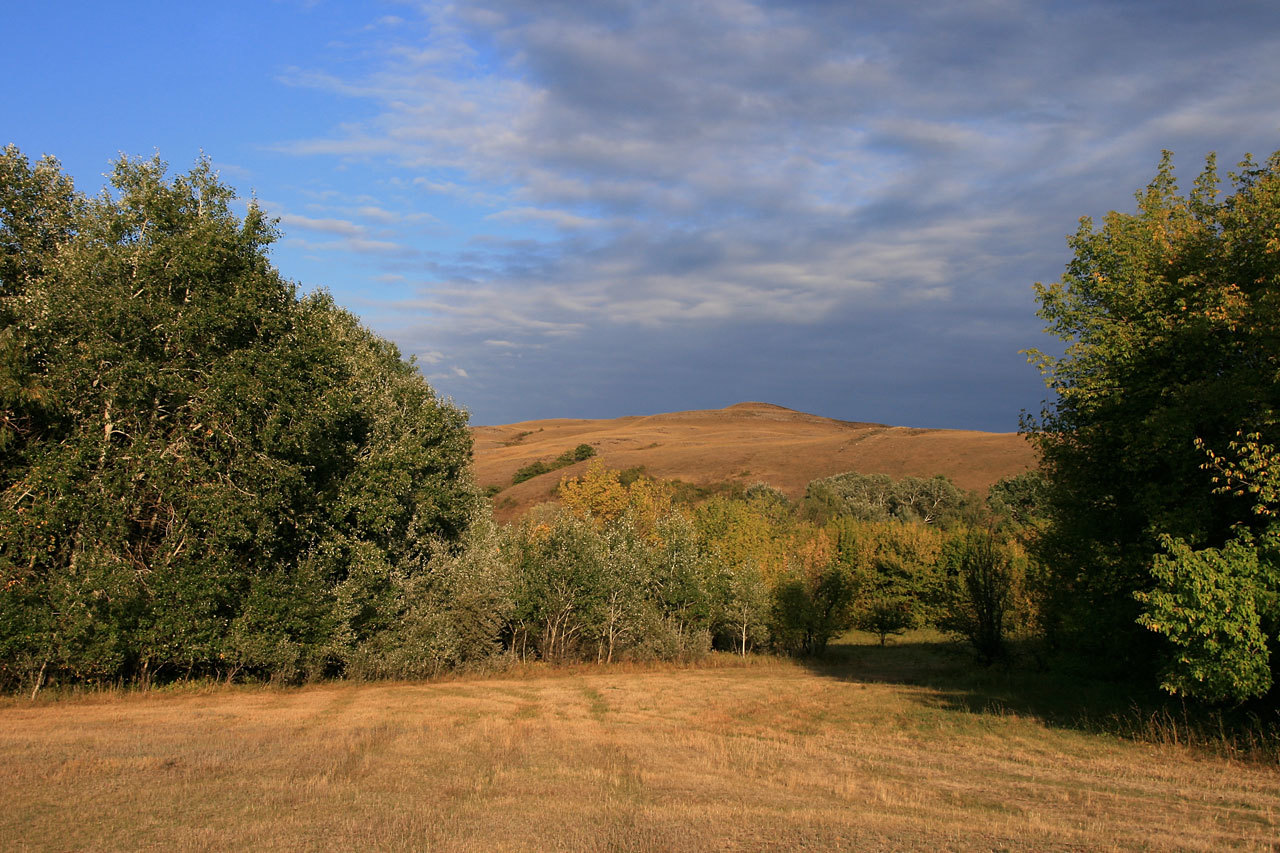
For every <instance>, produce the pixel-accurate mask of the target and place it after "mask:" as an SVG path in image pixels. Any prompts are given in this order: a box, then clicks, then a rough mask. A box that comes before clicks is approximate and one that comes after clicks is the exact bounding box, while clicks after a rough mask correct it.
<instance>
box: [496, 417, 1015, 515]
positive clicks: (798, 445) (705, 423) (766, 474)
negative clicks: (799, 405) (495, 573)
mask: <svg viewBox="0 0 1280 853" xmlns="http://www.w3.org/2000/svg"><path fill="white" fill-rule="evenodd" d="M472 436H473V438H474V439H475V472H476V479H477V481H478V482H479V484H480V486H481V487H490V486H498V487H501V488H502V491H501V493H500V494H499V495H498V497H496V498H495V507H496V509H497V514H498V516H499V518H502V519H509V518H512V517H514V516H516V515H519V514H520V513H522V512H524V511H525V510H526V509H528V508H529V507H531V506H533V505H534V504H537V503H541V502H543V501H546V500H550V499H551V495H552V491H553V490H554V489H555V487H556V485H557V484H559V482H560V480H561V478H563V477H566V476H571V475H575V474H578V473H581V472H582V471H583V470H584V469H585V468H586V466H587V465H588V464H589V463H587V462H579V463H576V464H575V465H571V466H569V467H567V468H561V469H559V470H556V471H552V472H550V473H547V474H542V475H540V476H538V477H534V478H532V479H530V480H526V481H525V482H523V483H520V484H518V485H515V486H513V485H511V478H512V475H513V474H515V472H516V471H517V470H518V469H520V468H522V467H524V466H525V465H528V464H529V463H531V462H534V461H537V460H539V459H542V460H551V459H553V458H555V457H556V456H559V455H560V454H561V453H564V452H565V451H566V450H570V449H572V448H574V447H576V446H577V445H579V444H590V445H591V446H592V447H594V448H595V449H596V451H597V453H598V454H599V457H600V458H601V459H603V460H604V462H605V464H606V465H608V466H609V467H610V468H631V467H634V466H637V465H639V466H643V467H644V469H645V471H646V473H648V474H649V475H651V476H653V477H659V478H664V479H678V480H683V481H685V482H688V483H693V484H696V485H699V486H708V485H713V484H717V483H732V482H737V483H741V484H742V485H750V484H752V483H756V482H765V483H768V484H769V485H771V486H774V487H775V488H778V489H781V490H782V491H783V492H785V493H786V494H787V495H788V496H790V497H792V498H798V497H800V496H802V495H803V494H804V489H805V486H806V485H808V483H809V481H811V480H814V479H817V478H819V477H828V476H830V475H832V474H840V473H843V472H845V471H859V472H862V473H867V474H870V473H883V474H889V475H890V476H893V477H904V476H907V475H914V476H933V475H934V474H945V475H946V476H947V477H950V478H951V480H952V481H953V482H954V483H955V484H956V485H957V486H959V487H961V488H963V489H977V490H982V489H986V488H987V487H989V486H990V485H991V484H992V483H994V482H995V481H996V480H999V479H1000V478H1002V477H1007V476H1010V475H1013V474H1018V473H1021V472H1022V471H1025V470H1027V469H1029V468H1031V467H1033V466H1034V465H1035V452H1034V451H1033V450H1032V448H1031V446H1030V445H1029V444H1027V442H1026V441H1025V440H1024V439H1023V438H1022V437H1021V436H1019V435H1018V434H1017V433H990V432H977V431H973V430H949V429H918V428H913V427H894V426H886V425H885V424H876V423H863V422H857V421H841V420H835V419H832V418H824V417H819V416H817V415H810V414H806V413H804V412H797V411H795V410H794V409H787V408H783V407H782V406H774V405H771V404H769V403H739V404H737V405H735V406H730V407H728V408H726V409H708V410H699V411H691V412H671V413H669V414H660V415H646V416H638V415H633V416H628V417H622V418H614V419H612V420H581V419H566V418H557V419H552V420H541V421H523V422H521V423H515V424H505V425H502V426H479V427H473V428H472Z"/></svg>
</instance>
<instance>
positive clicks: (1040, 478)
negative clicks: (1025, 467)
mask: <svg viewBox="0 0 1280 853" xmlns="http://www.w3.org/2000/svg"><path fill="white" fill-rule="evenodd" d="M1048 490H1049V484H1048V482H1047V481H1046V480H1045V477H1044V475H1043V474H1042V473H1040V472H1039V471H1024V472H1022V473H1021V474H1017V475H1015V476H1013V477H1005V478H1003V479H1000V480H997V481H996V482H994V483H992V484H991V488H990V489H988V490H987V501H986V503H987V509H989V510H990V511H991V512H992V513H993V514H995V516H996V517H997V518H1000V519H1005V520H1007V521H1008V522H1009V523H1010V524H1012V525H1013V526H1014V527H1015V528H1034V527H1038V526H1039V525H1040V523H1041V522H1042V521H1043V518H1044V512H1045V503H1046V502H1047V500H1048Z"/></svg>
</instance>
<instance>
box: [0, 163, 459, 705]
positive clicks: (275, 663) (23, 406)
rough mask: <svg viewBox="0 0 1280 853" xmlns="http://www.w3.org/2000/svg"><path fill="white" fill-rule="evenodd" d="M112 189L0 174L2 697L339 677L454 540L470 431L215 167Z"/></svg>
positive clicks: (2, 168) (127, 177) (151, 173)
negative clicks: (302, 288)
mask: <svg viewBox="0 0 1280 853" xmlns="http://www.w3.org/2000/svg"><path fill="white" fill-rule="evenodd" d="M111 183H112V187H113V192H108V191H104V192H103V194H102V195H100V196H98V197H97V198H92V199H89V198H85V197H83V196H81V195H79V194H77V193H76V192H75V191H74V189H73V187H72V185H71V182H70V180H69V179H68V178H66V177H65V176H64V175H63V174H62V173H61V171H60V169H59V168H58V165H57V163H56V161H52V160H49V159H45V160H43V161H41V162H39V163H37V164H36V165H35V166H34V167H32V166H30V165H29V164H28V161H27V160H26V159H25V158H24V157H23V156H22V155H21V153H20V152H19V151H17V150H16V149H15V148H12V147H10V148H8V149H6V150H5V151H4V153H3V156H2V157H0V317H3V319H4V322H5V327H4V329H3V332H2V333H0V434H2V435H0V676H3V678H4V679H5V680H8V681H10V682H13V681H15V680H20V679H23V678H27V677H34V678H40V677H44V674H52V675H57V676H59V677H62V678H80V679H116V678H130V677H140V678H149V677H152V676H153V675H154V674H155V673H156V672H157V671H163V672H165V673H166V674H167V675H169V676H172V675H174V674H182V673H187V672H194V673H201V674H214V673H230V672H233V671H236V670H238V669H247V670H256V671H258V672H261V673H263V674H270V675H273V676H277V675H280V676H294V675H296V674H298V673H300V672H303V671H310V672H313V673H318V672H322V671H325V670H340V669H341V668H342V667H343V666H344V663H345V660H346V659H347V657H348V656H349V654H350V653H351V651H352V650H353V649H354V648H356V647H357V646H358V645H359V644H360V643H361V642H363V641H364V640H365V639H366V638H367V635H369V634H370V633H371V632H374V631H376V630H378V629H379V627H380V626H381V624H382V623H383V622H385V621H386V619H387V618H388V617H387V616H386V614H385V612H384V611H385V608H382V609H380V608H381V605H382V604H383V603H384V602H385V601H386V600H387V599H389V597H390V589H391V577H392V575H393V574H394V573H397V572H399V573H406V572H408V573H412V572H415V571H418V570H419V569H420V568H421V565H422V563H423V561H424V560H425V558H426V557H425V555H426V554H427V553H428V551H429V550H430V547H431V543H432V542H433V541H434V540H456V539H457V538H458V537H459V536H460V534H461V533H462V532H463V530H464V529H465V528H466V526H467V521H468V518H469V513H470V511H471V507H472V506H473V504H474V489H473V488H472V486H471V485H470V482H469V478H468V474H467V466H468V464H469V458H470V441H469V438H468V436H467V432H466V423H465V414H463V413H462V412H460V411H458V410H457V409H455V408H453V407H452V406H450V405H448V404H445V403H443V402H441V401H440V400H438V399H437V398H436V397H435V395H434V394H433V392H432V391H431V389H430V388H429V387H427V385H426V383H425V382H424V381H423V380H422V378H421V377H420V376H419V375H418V373H417V371H416V370H415V369H414V368H413V366H412V365H411V364H408V363H406V362H404V361H403V360H401V358H400V357H399V354H398V352H397V351H396V350H395V347H394V346H392V345H391V344H389V343H387V342H385V341H382V340H380V339H378V338H377V337H376V336H374V335H372V334H371V333H369V332H368V331H367V330H365V329H363V328H362V327H361V326H360V324H359V323H358V322H357V321H356V319H355V318H354V317H352V316H351V315H350V314H348V313H346V312H344V311H342V310H341V309H339V308H337V307H336V306H335V305H334V304H333V302H332V300H331V299H330V298H329V297H328V296H327V295H325V294H316V295H312V296H308V297H305V298H301V299H300V298H299V297H298V295H297V293H296V289H295V287H294V285H293V284H292V283H290V282H288V281H287V280H285V279H283V278H282V277H281V276H280V274H279V273H278V272H277V271H276V270H275V269H274V268H273V267H272V266H271V264H270V262H269V260H268V257H267V249H268V247H269V245H270V244H271V243H272V241H273V240H274V239H275V238H276V234H275V230H274V226H273V224H272V223H271V221H269V220H268V219H267V218H266V217H265V216H264V215H263V213H262V212H261V211H260V210H259V209H258V208H257V206H256V205H254V204H250V205H249V208H248V213H247V214H246V215H245V216H244V218H243V219H240V218H239V217H237V216H236V215H235V214H234V213H233V212H232V210H231V202H232V200H233V194H232V192H231V190H230V189H229V188H228V187H226V186H225V185H223V184H221V183H220V182H219V181H218V179H217V177H216V175H215V174H214V173H213V171H212V170H211V168H210V166H209V164H208V162H207V161H202V162H200V163H198V164H197V165H196V167H195V168H194V169H193V170H192V171H191V172H190V173H188V174H186V175H182V176H178V177H175V178H172V179H169V178H167V177H166V172H165V167H164V165H163V164H162V163H161V162H160V161H159V160H149V161H134V160H128V159H125V160H122V161H120V162H119V163H118V164H117V166H116V168H115V170H114V173H113V174H112V176H111ZM161 677H164V676H163V675H162V676H161Z"/></svg>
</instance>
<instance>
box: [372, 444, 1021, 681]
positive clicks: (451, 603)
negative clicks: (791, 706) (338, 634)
mask: <svg viewBox="0 0 1280 853" xmlns="http://www.w3.org/2000/svg"><path fill="white" fill-rule="evenodd" d="M867 480H870V481H871V482H873V483H875V484H885V485H888V486H889V487H891V488H892V487H895V486H898V485H899V484H900V482H901V481H899V483H895V482H894V481H892V480H888V479H887V478H881V477H863V476H861V475H857V474H849V475H843V476H842V477H839V478H831V479H828V480H822V481H816V482H815V483H814V484H812V485H811V486H810V489H809V495H808V497H806V499H804V500H802V501H798V502H794V503H793V502H791V501H789V500H787V498H786V497H785V496H783V495H782V494H781V493H779V492H778V491H776V490H774V489H772V488H770V487H768V486H764V485H757V486H753V487H751V488H750V489H748V490H747V494H746V497H745V498H740V499H738V498H725V497H716V498H712V499H710V500H708V501H706V502H703V503H700V504H697V505H682V504H679V503H676V502H675V501H674V500H673V495H674V493H675V489H674V488H673V486H672V484H669V483H665V482H661V481H655V480H652V479H650V478H647V477H644V476H639V477H636V476H630V477H626V478H624V477H622V476H621V472H619V471H615V470H610V469H608V468H605V467H604V465H603V464H602V463H599V462H597V463H594V464H593V465H592V466H591V467H590V468H589V469H588V470H587V472H586V473H584V474H583V475H582V476H581V477H575V478H568V479H566V480H564V481H563V482H562V483H561V485H560V488H559V492H558V496H559V503H554V504H552V503H548V504H544V505H541V506H539V507H536V508H534V509H533V510H532V511H531V512H530V513H529V514H528V515H527V516H526V517H525V518H524V519H522V520H520V521H518V522H515V523H512V524H509V525H504V526H499V525H496V524H495V523H493V522H492V521H491V520H490V519H488V518H481V519H478V520H477V522H476V523H475V524H474V525H473V526H472V528H471V529H470V531H469V532H468V534H467V536H466V539H465V543H464V547H462V548H461V549H459V550H457V551H456V552H455V553H453V554H451V555H447V556H442V557H440V558H438V559H436V560H434V561H433V562H432V564H431V565H430V566H429V567H428V569H427V570H426V571H425V572H424V573H423V574H421V575H420V576H418V577H417V578H415V579H413V580H411V581H407V582H406V584H405V585H404V586H403V587H402V588H400V589H399V591H398V593H397V596H398V599H399V600H400V601H402V602H403V609H402V610H399V611H397V616H396V618H395V619H394V620H392V621H391V622H389V623H388V630H387V631H386V632H384V634H383V635H382V636H381V637H380V638H379V640H378V642H377V643H376V644H375V645H374V646H371V647H369V648H367V649H365V650H364V651H363V652H362V654H361V655H360V656H359V657H358V658H357V659H354V660H353V661H352V662H351V667H350V669H349V670H348V672H349V674H351V675H356V676H362V677H371V676H391V677H417V676H424V675H432V674H436V673H439V672H442V671H446V670H450V669H456V668H459V667H463V668H465V667H476V666H491V665H494V664H495V663H497V664H500V663H503V662H506V661H511V660H520V661H529V660H543V661H554V662H563V661H590V662H610V661H618V660H676V659H691V658H697V657H700V656H702V655H705V654H706V653H708V652H709V651H711V650H713V649H719V650H724V651H733V652H736V653H739V654H746V653H748V652H751V651H757V650H758V651H775V652H780V653H788V654H820V653H821V652H822V651H823V650H824V649H825V647H826V645H827V644H828V642H829V641H830V640H831V639H832V638H834V637H836V636H838V635H840V634H841V633H843V632H845V631H846V630H848V629H849V628H850V627H854V626H861V627H864V628H866V629H867V630H871V631H875V632H878V633H879V634H880V635H881V637H882V638H884V637H886V636H890V635H894V634H898V633H901V632H902V631H904V630H906V629H908V628H912V627H917V626H926V625H928V626H935V627H938V628H941V629H943V630H946V631H949V632H952V633H954V634H955V635H957V636H959V637H963V638H966V639H968V640H970V641H971V642H972V644H973V647H974V649H975V650H976V651H977V652H978V653H979V655H980V656H981V657H982V658H984V659H986V660H992V659H995V658H998V657H1001V656H1002V655H1004V654H1005V652H1006V642H1007V640H1008V639H1009V637H1010V636H1011V635H1021V636H1026V635H1028V634H1029V633H1030V632H1031V631H1032V630H1033V628H1034V623H1035V605H1034V600H1033V597H1032V594H1031V590H1032V588H1033V586H1034V578H1031V577H1029V572H1031V571H1032V570H1031V564H1030V562H1029V561H1028V559H1027V557H1026V554H1025V551H1024V549H1023V548H1022V546H1021V545H1020V544H1019V543H1018V533H1019V531H1018V530H1016V529H1015V528H1014V527H1013V526H1011V522H1010V521H1009V519H1008V518H1007V517H1006V518H1004V519H1003V526H993V525H995V524H996V522H998V521H1000V519H998V518H997V517H996V516H995V515H993V514H992V513H991V511H990V510H989V508H988V507H986V506H984V505H983V504H982V503H981V502H979V501H977V500H976V499H975V498H974V497H973V496H972V495H964V494H963V493H961V492H959V491H958V490H956V489H955V488H954V487H953V486H950V484H946V485H947V486H948V487H949V491H950V493H951V494H953V495H954V496H955V500H954V501H953V502H952V504H951V505H950V506H949V507H948V508H947V509H941V508H939V509H938V511H937V515H936V516H935V523H931V524H926V523H924V522H923V521H919V520H913V521H907V522H904V521H901V520H897V519H890V518H885V519H875V520H867V519H863V518H860V517H858V515H857V514H855V512H854V510H855V508H856V509H859V510H860V509H861V507H860V505H859V503H858V502H857V501H851V502H850V503H849V504H847V505H844V506H833V504H832V499H831V492H830V490H831V488H832V485H833V482H835V483H845V484H849V483H856V482H860V481H867ZM944 482H945V481H944Z"/></svg>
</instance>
